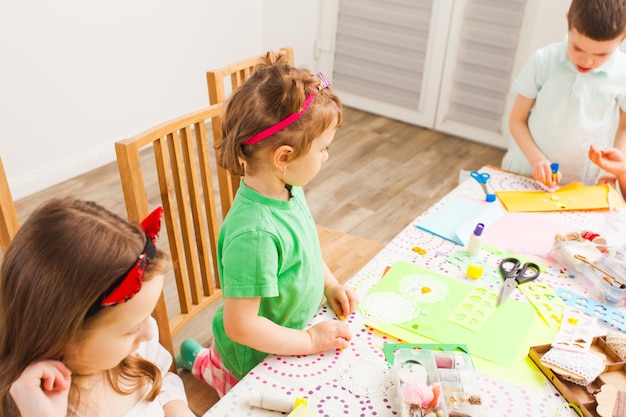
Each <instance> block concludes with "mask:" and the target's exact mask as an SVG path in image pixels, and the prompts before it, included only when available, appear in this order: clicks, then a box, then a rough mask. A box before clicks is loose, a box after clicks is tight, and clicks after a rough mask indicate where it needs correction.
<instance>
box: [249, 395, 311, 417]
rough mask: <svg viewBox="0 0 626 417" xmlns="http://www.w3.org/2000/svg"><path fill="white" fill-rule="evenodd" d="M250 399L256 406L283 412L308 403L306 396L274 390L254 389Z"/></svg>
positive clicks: (288, 411)
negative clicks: (296, 395) (295, 395)
mask: <svg viewBox="0 0 626 417" xmlns="http://www.w3.org/2000/svg"><path fill="white" fill-rule="evenodd" d="M248 401H249V404H250V405H252V406H254V407H258V408H263V409H265V410H272V411H280V412H282V413H290V412H291V411H292V410H293V409H294V408H295V407H296V406H298V405H300V404H303V405H305V406H306V403H307V401H306V398H301V397H294V396H291V395H287V394H282V393H280V392H272V391H252V392H251V393H250V399H249V400H248Z"/></svg>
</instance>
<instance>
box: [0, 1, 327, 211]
mask: <svg viewBox="0 0 626 417" xmlns="http://www.w3.org/2000/svg"><path fill="white" fill-rule="evenodd" d="M296 3H297V4H298V5H299V7H298V6H296ZM317 8H318V1H314V2H306V4H305V3H300V2H291V1H288V0H265V1H259V0H211V1H206V0H178V1H175V2H174V1H168V0H134V1H125V0H108V1H105V2H91V1H90V2H85V1H82V0H62V1H59V2H49V1H47V0H4V1H3V4H2V8H1V11H0V56H1V57H2V58H1V62H2V63H1V64H0V132H1V133H0V135H1V136H0V156H1V157H2V159H3V162H4V166H5V169H6V171H7V176H8V178H9V185H10V187H11V190H12V193H13V198H14V199H16V200H17V199H19V198H21V197H24V196H26V195H29V194H31V193H34V192H36V191H39V190H41V189H44V188H46V187H49V186H51V185H54V184H56V183H59V182H61V181H64V180H66V179H69V178H72V177H74V176H76V175H79V174H81V173H84V172H86V171H89V170H91V169H93V168H96V167H98V166H101V165H103V164H106V163H109V162H111V161H114V160H115V152H114V146H113V143H114V142H115V141H116V140H119V139H122V138H124V137H128V136H131V135H133V134H135V133H139V132H140V131H142V130H144V129H146V128H148V127H150V126H152V125H154V124H156V123H158V122H161V121H164V120H167V119H170V118H173V117H175V116H177V115H179V114H183V113H185V112H189V111H192V110H194V109H196V108H199V107H202V106H205V105H208V97H207V91H206V78H205V71H206V70H207V69H210V68H218V67H221V66H223V65H226V64H227V63H230V62H233V61H235V60H238V59H241V58H244V57H248V56H250V55H254V54H258V53H261V52H263V51H265V50H266V49H274V48H277V47H280V46H294V47H295V55H296V63H297V64H298V65H301V64H306V65H313V62H312V56H313V52H312V38H313V37H314V30H315V22H316V20H317V18H316V11H317ZM265 9H267V12H265V11H264V10H265ZM302 11H304V13H305V14H304V15H302ZM311 22H312V23H311ZM264 28H265V29H264Z"/></svg>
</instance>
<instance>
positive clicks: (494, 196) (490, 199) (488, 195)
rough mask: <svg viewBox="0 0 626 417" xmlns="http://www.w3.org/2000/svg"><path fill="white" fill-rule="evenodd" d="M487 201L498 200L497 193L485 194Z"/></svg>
mask: <svg viewBox="0 0 626 417" xmlns="http://www.w3.org/2000/svg"><path fill="white" fill-rule="evenodd" d="M485 201H487V202H488V203H493V202H494V201H496V195H495V194H491V193H489V194H487V195H486V196H485Z"/></svg>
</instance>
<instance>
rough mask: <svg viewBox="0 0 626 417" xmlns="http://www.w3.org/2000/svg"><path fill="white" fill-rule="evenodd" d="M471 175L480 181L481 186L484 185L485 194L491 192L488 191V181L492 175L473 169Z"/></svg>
mask: <svg viewBox="0 0 626 417" xmlns="http://www.w3.org/2000/svg"><path fill="white" fill-rule="evenodd" d="M470 175H471V176H472V178H474V179H475V180H476V181H478V183H479V184H480V186H481V187H483V190H484V191H485V194H489V191H487V181H488V180H489V178H491V175H489V174H487V173H486V172H478V171H472V172H471V173H470Z"/></svg>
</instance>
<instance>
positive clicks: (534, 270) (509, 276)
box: [496, 258, 541, 307]
mask: <svg viewBox="0 0 626 417" xmlns="http://www.w3.org/2000/svg"><path fill="white" fill-rule="evenodd" d="M500 273H501V274H502V277H503V278H504V284H503V285H502V289H501V290H500V295H498V301H497V302H496V307H497V306H499V305H500V304H501V303H502V302H503V301H504V300H505V299H506V298H508V297H510V296H511V294H512V293H513V290H514V289H515V287H517V286H518V285H519V284H522V283H524V282H529V281H532V280H534V279H536V278H538V277H539V274H541V270H540V268H539V266H538V265H537V264H535V263H532V262H527V263H525V264H523V265H522V263H521V262H520V261H519V259H516V258H504V259H503V260H502V261H501V262H500Z"/></svg>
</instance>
